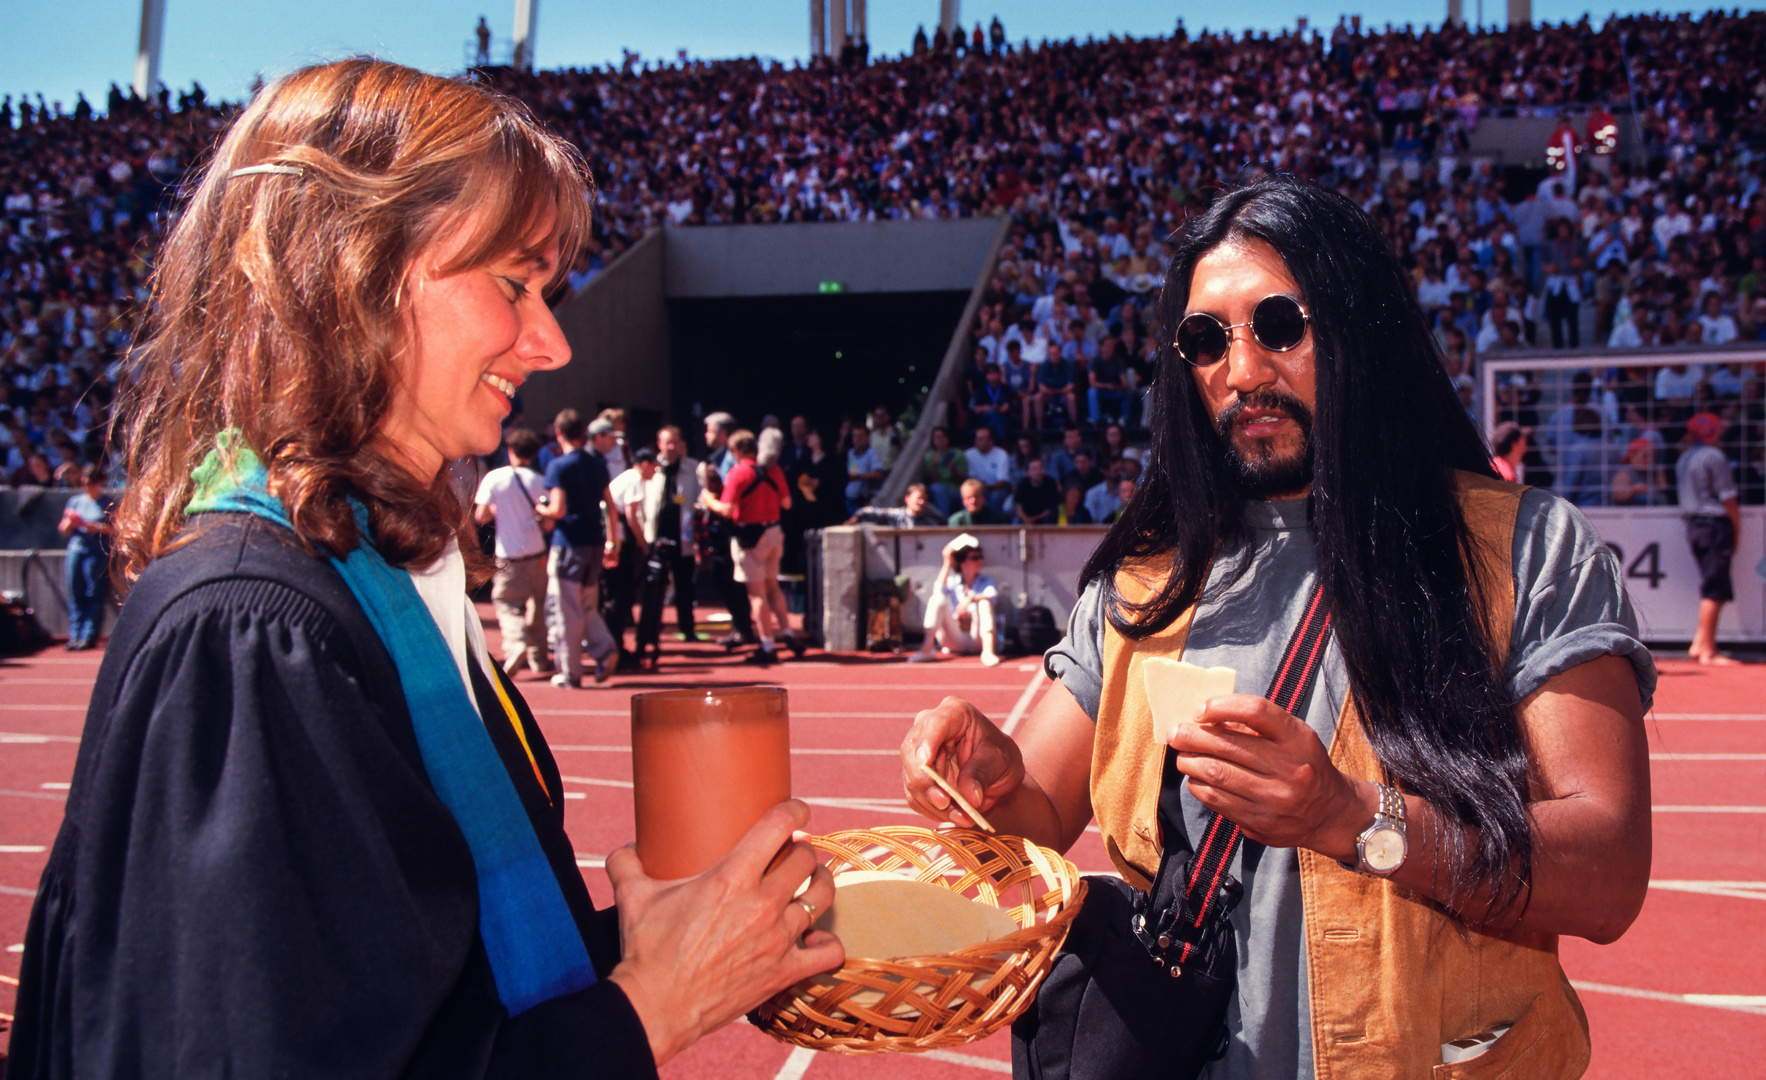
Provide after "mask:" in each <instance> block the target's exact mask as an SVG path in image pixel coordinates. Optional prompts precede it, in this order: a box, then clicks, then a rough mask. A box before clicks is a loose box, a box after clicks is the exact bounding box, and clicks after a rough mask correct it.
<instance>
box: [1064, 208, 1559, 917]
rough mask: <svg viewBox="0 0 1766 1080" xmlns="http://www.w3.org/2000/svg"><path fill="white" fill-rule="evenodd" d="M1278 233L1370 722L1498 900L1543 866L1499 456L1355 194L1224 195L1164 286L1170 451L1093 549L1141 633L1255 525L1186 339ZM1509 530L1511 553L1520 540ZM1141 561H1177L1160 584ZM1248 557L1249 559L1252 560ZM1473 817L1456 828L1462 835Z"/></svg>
mask: <svg viewBox="0 0 1766 1080" xmlns="http://www.w3.org/2000/svg"><path fill="white" fill-rule="evenodd" d="M1247 241H1252V242H1256V241H1261V242H1263V243H1266V244H1268V245H1269V246H1270V247H1272V248H1274V249H1275V251H1276V252H1277V253H1278V254H1279V255H1280V256H1281V257H1282V260H1283V261H1284V262H1285V263H1286V265H1287V268H1288V271H1289V273H1291V274H1293V276H1294V280H1295V281H1296V282H1297V283H1298V285H1299V286H1300V292H1301V299H1302V300H1303V302H1304V303H1305V304H1306V306H1307V310H1308V312H1309V313H1310V314H1311V319H1312V321H1311V333H1312V335H1313V347H1314V355H1315V356H1316V358H1317V361H1316V363H1317V407H1316V409H1315V410H1314V418H1315V419H1314V427H1313V448H1314V453H1313V464H1312V494H1311V514H1312V522H1313V526H1314V531H1315V538H1316V543H1317V550H1318V565H1319V568H1320V573H1321V576H1322V580H1323V582H1324V590H1325V597H1326V599H1327V600H1328V602H1329V603H1330V605H1331V613H1332V615H1331V617H1332V625H1333V628H1334V629H1335V632H1336V635H1337V642H1338V647H1339V649H1340V650H1341V652H1342V654H1343V660H1344V663H1345V666H1346V667H1347V668H1348V673H1349V681H1350V685H1351V688H1352V689H1353V691H1354V694H1355V701H1356V705H1357V708H1358V709H1359V711H1360V715H1361V719H1362V725H1363V728H1364V729H1365V730H1366V732H1367V737H1368V740H1369V742H1370V743H1371V744H1372V746H1373V749H1374V752H1375V754H1376V755H1377V756H1378V757H1379V760H1380V764H1381V765H1382V766H1383V768H1384V769H1385V771H1386V774H1387V776H1388V778H1395V780H1396V781H1397V782H1398V783H1400V784H1401V785H1402V786H1403V787H1404V788H1405V789H1406V790H1408V791H1410V792H1412V793H1414V794H1417V795H1419V796H1421V797H1422V798H1424V799H1426V800H1428V801H1429V802H1430V803H1431V804H1432V805H1434V806H1435V807H1437V808H1439V809H1440V810H1441V811H1442V812H1443V813H1444V815H1445V817H1446V818H1448V819H1449V820H1458V821H1462V822H1465V823H1467V824H1469V825H1473V826H1476V827H1477V829H1478V831H1479V832H1478V841H1477V848H1476V850H1474V851H1471V852H1469V853H1468V854H1469V858H1468V859H1466V860H1465V861H1464V863H1463V865H1464V866H1465V867H1466V870H1465V872H1464V873H1462V874H1460V875H1459V876H1458V880H1456V881H1454V882H1452V883H1451V885H1452V894H1453V895H1454V896H1456V897H1464V898H1468V899H1469V898H1470V897H1471V896H1473V895H1476V891H1477V887H1478V886H1488V887H1489V889H1490V892H1489V893H1487V894H1485V895H1486V896H1487V897H1488V901H1489V906H1488V907H1487V909H1486V911H1485V912H1484V915H1486V916H1493V915H1495V914H1496V913H1497V912H1498V911H1500V910H1502V909H1504V908H1507V907H1509V906H1511V905H1512V904H1513V903H1514V902H1516V901H1517V900H1519V899H1521V894H1522V893H1523V892H1524V891H1525V886H1526V883H1527V882H1528V881H1529V879H1530V877H1531V872H1532V832H1531V826H1530V823H1529V820H1528V816H1527V808H1526V803H1527V758H1526V753H1525V749H1524V747H1523V745H1522V740H1521V732H1520V726H1519V723H1518V721H1517V719H1516V717H1515V702H1514V701H1513V700H1512V699H1511V698H1510V695H1509V693H1508V691H1507V689H1506V688H1505V686H1504V684H1503V682H1502V680H1501V678H1500V675H1499V672H1498V669H1497V665H1496V663H1495V658H1496V657H1497V656H1498V655H1499V652H1500V651H1501V650H1503V649H1505V648H1506V646H1507V642H1506V641H1502V642H1498V641H1494V640H1492V635H1491V629H1490V627H1489V625H1488V623H1487V621H1486V619H1485V617H1484V609H1483V606H1482V605H1481V604H1480V603H1479V602H1478V601H1477V597H1478V596H1479V595H1480V594H1481V593H1482V586H1483V582H1482V581H1481V580H1480V578H1479V568H1478V562H1477V560H1475V559H1471V558H1467V557H1465V556H1466V553H1467V552H1468V551H1469V549H1470V545H1471V543H1472V540H1471V537H1470V534H1469V533H1468V531H1467V527H1466V523H1465V520H1464V517H1463V515H1462V513H1461V511H1460V506H1459V501H1458V499H1457V498H1456V497H1455V494H1454V485H1453V481H1452V478H1451V473H1452V471H1453V470H1455V469H1459V470H1464V471H1467V472H1473V473H1478V474H1481V475H1484V476H1494V475H1495V474H1494V472H1493V470H1492V469H1491V466H1490V451H1489V449H1488V448H1487V447H1486V446H1485V445H1484V440H1483V439H1482V438H1481V437H1480V436H1479V434H1478V431H1477V428H1476V427H1475V426H1473V424H1472V422H1471V419H1470V418H1469V417H1468V416H1467V415H1466V411H1465V409H1464V407H1462V406H1461V405H1460V402H1459V398H1458V395H1457V394H1456V393H1455V391H1454V387H1453V384H1452V382H1451V380H1449V379H1448V377H1447V374H1446V372H1445V370H1444V369H1443V368H1442V365H1441V363H1440V356H1439V352H1438V350H1437V349H1436V347H1435V342H1434V338H1433V336H1432V335H1431V334H1430V332H1429V328H1428V324H1427V322H1426V321H1425V319H1424V317H1423V313H1422V310H1421V309H1420V308H1419V307H1418V306H1417V303H1416V300H1415V297H1414V295H1413V293H1412V291H1411V289H1410V287H1409V284H1408V282H1407V281H1406V279H1405V276H1404V271H1403V269H1402V268H1401V267H1400V266H1399V264H1398V260H1397V258H1396V257H1394V255H1393V253H1392V250H1391V248H1390V246H1389V245H1388V244H1387V243H1386V241H1385V240H1384V239H1383V238H1382V237H1381V236H1380V233H1379V231H1378V230H1377V229H1376V228H1375V227H1374V225H1373V223H1372V221H1370V220H1369V219H1368V216H1367V215H1366V214H1365V213H1363V212H1362V210H1361V208H1360V207H1359V206H1357V205H1355V203H1353V202H1352V201H1350V200H1349V199H1348V198H1346V197H1344V196H1342V195H1340V194H1337V193H1336V192H1333V191H1329V190H1327V189H1325V188H1321V187H1318V186H1316V185H1314V184H1309V183H1304V182H1300V181H1296V180H1291V179H1277V180H1267V181H1262V182H1259V183H1256V184H1252V185H1250V186H1247V187H1244V188H1241V189H1239V190H1236V191H1231V192H1228V193H1226V194H1224V195H1222V196H1221V197H1220V198H1219V199H1218V200H1217V201H1216V202H1215V203H1214V204H1213V206H1212V207H1210V208H1209V209H1208V210H1207V211H1206V212H1205V213H1203V214H1201V215H1199V216H1198V217H1196V218H1192V219H1191V220H1190V221H1189V222H1188V223H1187V226H1186V228H1185V229H1184V231H1183V232H1182V233H1181V234H1180V235H1179V237H1178V238H1177V243H1176V248H1175V251H1174V253H1173V258H1172V261H1171V267H1170V270H1169V272H1168V274H1167V276H1166V280H1165V287H1164V290H1163V293H1162V295H1161V297H1160V310H1159V322H1160V325H1161V326H1162V327H1164V329H1163V330H1162V331H1161V332H1160V343H1159V356H1158V361H1157V378H1156V379H1155V382H1154V385H1153V395H1154V413H1153V422H1152V446H1151V456H1150V460H1149V462H1148V464H1147V469H1146V474H1145V476H1144V477H1143V479H1142V483H1141V489H1140V492H1139V494H1138V495H1137V497H1136V498H1135V499H1134V501H1133V502H1131V503H1129V504H1128V506H1127V507H1126V508H1125V509H1124V511H1123V514H1122V517H1121V518H1120V519H1119V520H1118V521H1117V523H1116V524H1115V525H1114V526H1112V528H1111V529H1110V532H1109V533H1108V534H1107V535H1106V537H1105V539H1104V541H1103V542H1102V543H1101V544H1100V545H1099V546H1098V549H1097V550H1096V551H1095V552H1094V553H1093V554H1092V556H1091V558H1090V559H1089V560H1088V562H1087V563H1086V567H1085V570H1084V572H1083V580H1084V581H1086V582H1090V581H1092V580H1094V579H1101V588H1102V590H1103V599H1104V605H1105V611H1106V613H1107V615H1108V618H1109V619H1110V621H1111V624H1112V625H1113V626H1115V627H1116V628H1117V629H1118V630H1119V631H1121V632H1122V633H1123V634H1124V635H1126V636H1128V637H1131V638H1141V637H1145V636H1146V635H1148V634H1151V633H1155V632H1157V631H1158V630H1160V629H1163V628H1164V627H1166V626H1169V625H1170V624H1171V623H1172V621H1173V620H1174V619H1176V618H1177V616H1178V615H1179V614H1181V613H1182V612H1183V611H1184V610H1185V609H1187V608H1189V607H1191V606H1192V605H1194V604H1195V603H1196V602H1197V601H1198V600H1199V599H1201V598H1202V595H1203V591H1204V588H1205V586H1206V584H1207V577H1208V572H1209V565H1210V563H1211V562H1212V561H1213V560H1214V558H1215V556H1216V554H1217V553H1218V552H1219V551H1220V550H1221V548H1222V546H1223V543H1224V544H1226V545H1228V546H1231V545H1234V544H1240V543H1243V542H1245V541H1247V540H1248V539H1249V533H1248V531H1247V529H1246V527H1245V508H1246V503H1247V500H1248V496H1247V494H1246V493H1245V491H1244V490H1243V489H1242V488H1241V487H1240V484H1239V480H1238V476H1237V473H1236V471H1235V470H1234V468H1233V467H1232V466H1231V465H1230V463H1229V462H1228V460H1227V456H1226V454H1225V451H1224V447H1223V446H1222V444H1221V442H1220V439H1219V438H1218V437H1217V436H1216V435H1215V430H1214V417H1213V416H1211V415H1210V414H1209V412H1208V409H1207V407H1206V405H1205V403H1204V402H1203V400H1202V396H1201V394H1200V393H1199V392H1198V390H1197V388H1196V385H1195V380H1194V379H1193V378H1192V376H1191V373H1190V367H1189V365H1188V364H1187V363H1185V362H1184V360H1183V359H1182V358H1181V357H1179V356H1178V355H1177V351H1176V349H1175V348H1174V347H1173V345H1172V336H1173V335H1172V328H1174V327H1175V326H1176V325H1177V323H1178V321H1179V320H1180V319H1181V318H1182V317H1183V315H1184V313H1185V310H1186V308H1187V306H1188V303H1189V293H1190V282H1191V276H1192V275H1193V273H1194V272H1195V268H1196V264H1197V263H1198V262H1199V261H1200V260H1201V259H1202V257H1203V256H1205V255H1207V254H1208V253H1209V252H1211V251H1213V250H1215V249H1216V248H1218V247H1220V246H1221V245H1223V244H1231V243H1243V242H1247ZM1506 554H1507V552H1506V550H1505V551H1504V555H1506ZM1125 563H1132V564H1139V565H1145V564H1149V563H1150V564H1152V565H1154V566H1158V567H1163V568H1169V571H1170V572H1169V574H1166V575H1163V577H1162V581H1161V583H1160V587H1159V588H1158V590H1157V591H1156V592H1155V593H1154V594H1153V595H1152V596H1151V597H1150V598H1148V599H1147V600H1146V602H1144V603H1135V602H1130V601H1129V600H1128V599H1127V598H1125V597H1123V596H1122V595H1120V594H1119V593H1118V592H1117V590H1116V587H1115V574H1116V572H1117V571H1118V570H1119V569H1121V568H1122V567H1123V565H1124V564H1125ZM1237 569H1238V570H1239V572H1243V570H1244V566H1243V565H1242V564H1241V565H1240V566H1239V567H1238V568H1237ZM1462 838H1463V833H1462V832H1461V831H1460V830H1458V829H1444V830H1442V835H1441V836H1440V837H1439V841H1440V843H1441V844H1442V846H1443V849H1444V850H1445V851H1447V852H1450V853H1453V854H1456V855H1457V854H1458V853H1459V852H1460V849H1461V848H1462V847H1463V839H1462Z"/></svg>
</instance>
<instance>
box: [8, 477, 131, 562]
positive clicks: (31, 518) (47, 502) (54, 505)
mask: <svg viewBox="0 0 1766 1080" xmlns="http://www.w3.org/2000/svg"><path fill="white" fill-rule="evenodd" d="M77 494H79V492H77V491H73V490H64V489H61V488H40V487H0V550H5V549H15V550H30V549H35V548H53V549H55V550H57V551H59V550H60V549H62V548H64V547H66V546H67V538H66V537H64V536H62V535H61V534H60V533H58V532H56V531H55V526H56V523H57V522H59V521H61V509H62V507H64V506H66V505H67V501H68V500H69V499H71V498H73V497H74V496H75V495H77ZM113 494H114V492H113Z"/></svg>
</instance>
